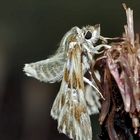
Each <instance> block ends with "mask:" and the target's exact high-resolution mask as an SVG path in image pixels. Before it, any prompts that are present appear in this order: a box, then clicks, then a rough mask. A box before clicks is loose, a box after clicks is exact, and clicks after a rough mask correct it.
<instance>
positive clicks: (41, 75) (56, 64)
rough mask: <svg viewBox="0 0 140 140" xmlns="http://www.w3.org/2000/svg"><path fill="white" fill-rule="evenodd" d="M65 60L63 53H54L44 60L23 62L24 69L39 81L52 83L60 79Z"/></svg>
mask: <svg viewBox="0 0 140 140" xmlns="http://www.w3.org/2000/svg"><path fill="white" fill-rule="evenodd" d="M65 61H66V57H65V55H64V53H61V54H56V55H54V56H53V57H51V58H48V59H46V60H42V61H38V62H35V63H30V64H25V67H24V71H25V73H26V74H27V75H28V76H31V77H34V78H36V79H38V80H40V81H43V82H50V83H54V82H56V81H60V80H62V76H63V70H64V64H65Z"/></svg>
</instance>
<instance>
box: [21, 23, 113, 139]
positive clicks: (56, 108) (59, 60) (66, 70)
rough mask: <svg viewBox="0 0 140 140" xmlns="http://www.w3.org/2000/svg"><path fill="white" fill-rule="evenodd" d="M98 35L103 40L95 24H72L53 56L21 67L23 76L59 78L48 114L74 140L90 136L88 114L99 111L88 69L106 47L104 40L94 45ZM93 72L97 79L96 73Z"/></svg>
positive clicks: (46, 79) (45, 79) (52, 80)
mask: <svg viewBox="0 0 140 140" xmlns="http://www.w3.org/2000/svg"><path fill="white" fill-rule="evenodd" d="M99 39H101V40H104V41H106V40H105V39H104V38H103V37H102V36H101V35H100V25H99V24H97V25H95V26H85V27H83V28H79V27H77V26H75V27H73V28H71V29H70V30H69V31H68V32H67V33H66V34H65V35H64V37H63V38H62V40H61V42H60V46H59V48H58V49H57V51H56V52H55V54H54V55H53V56H51V57H49V58H47V59H46V60H42V61H38V62H34V63H30V64H25V67H24V71H25V73H26V74H27V76H31V77H34V78H36V79H38V80H40V81H43V82H49V83H54V82H59V81H61V86H60V90H59V92H58V94H57V97H56V99H55V101H54V103H53V106H52V109H51V116H52V117H53V118H54V119H55V120H57V121H58V130H59V132H60V133H64V134H66V135H67V136H69V138H71V139H74V140H92V128H91V122H90V117H89V115H91V114H95V113H98V112H99V108H100V102H99V99H100V98H104V97H103V96H102V94H101V92H100V90H99V88H98V86H97V84H96V82H95V80H94V78H93V77H92V72H91V65H93V64H94V62H95V55H98V54H101V53H102V52H103V50H102V51H101V49H102V48H107V49H108V48H110V46H109V45H105V44H104V45H102V44H100V45H95V44H96V42H97V41H98V40H99ZM86 73H88V78H86V76H85V74H86ZM95 75H96V77H97V79H100V76H99V75H98V73H96V74H95ZM97 93H99V94H97Z"/></svg>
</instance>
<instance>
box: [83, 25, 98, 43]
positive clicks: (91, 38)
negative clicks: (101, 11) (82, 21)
mask: <svg viewBox="0 0 140 140" xmlns="http://www.w3.org/2000/svg"><path fill="white" fill-rule="evenodd" d="M82 31H83V36H84V39H85V41H86V42H87V43H88V44H93V45H94V44H95V43H96V42H97V41H98V39H99V38H100V24H96V25H95V26H86V27H83V28H82Z"/></svg>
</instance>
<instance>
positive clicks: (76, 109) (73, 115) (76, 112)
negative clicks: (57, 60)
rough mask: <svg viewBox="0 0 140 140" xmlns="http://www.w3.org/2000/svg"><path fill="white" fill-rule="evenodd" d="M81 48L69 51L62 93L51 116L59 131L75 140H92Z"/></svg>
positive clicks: (75, 47)
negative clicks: (56, 122)
mask: <svg viewBox="0 0 140 140" xmlns="http://www.w3.org/2000/svg"><path fill="white" fill-rule="evenodd" d="M81 61H82V50H81V46H80V45H78V44H75V46H74V47H73V48H71V49H69V51H68V58H67V62H66V64H65V67H64V76H63V80H62V84H61V88H60V91H59V93H58V95H57V97H56V99H55V102H54V104H53V107H52V110H51V115H52V117H53V118H54V119H57V120H58V130H59V132H62V133H64V134H66V135H68V136H69V137H70V138H72V139H74V140H91V139H92V130H91V122H90V118H89V114H88V110H87V105H86V101H85V96H84V81H83V70H82V63H81Z"/></svg>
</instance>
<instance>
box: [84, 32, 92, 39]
mask: <svg viewBox="0 0 140 140" xmlns="http://www.w3.org/2000/svg"><path fill="white" fill-rule="evenodd" d="M91 37H92V33H91V32H90V31H87V33H86V34H85V39H91Z"/></svg>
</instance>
